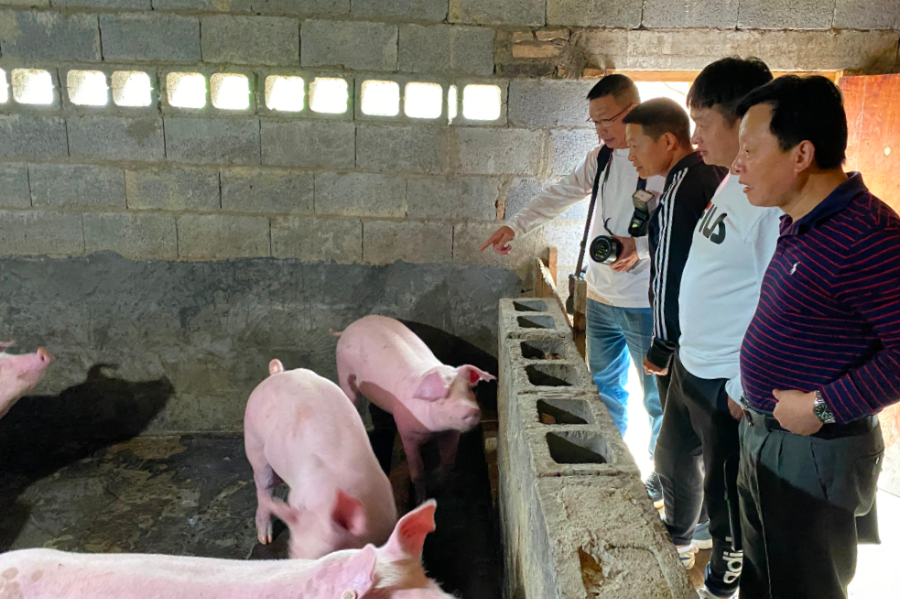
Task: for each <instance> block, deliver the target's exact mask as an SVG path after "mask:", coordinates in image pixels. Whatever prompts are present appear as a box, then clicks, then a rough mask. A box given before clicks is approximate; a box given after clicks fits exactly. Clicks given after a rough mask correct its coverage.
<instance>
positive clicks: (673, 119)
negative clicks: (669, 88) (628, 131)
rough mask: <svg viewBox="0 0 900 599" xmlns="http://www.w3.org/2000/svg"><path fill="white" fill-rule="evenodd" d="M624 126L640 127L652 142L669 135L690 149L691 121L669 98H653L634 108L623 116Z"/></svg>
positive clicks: (682, 109)
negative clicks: (665, 134)
mask: <svg viewBox="0 0 900 599" xmlns="http://www.w3.org/2000/svg"><path fill="white" fill-rule="evenodd" d="M622 122H623V123H625V124H626V125H627V124H629V123H631V124H633V125H640V126H641V127H643V129H644V133H645V134H646V135H648V136H649V137H651V138H652V139H653V141H656V140H658V139H659V138H660V137H661V136H662V135H663V134H664V133H671V134H672V135H674V136H675V138H676V139H677V140H678V143H680V144H681V145H683V146H687V147H691V121H690V119H689V118H688V115H687V112H685V111H684V108H682V107H681V106H679V105H678V103H677V102H675V101H674V100H670V99H669V98H653V99H652V100H647V101H646V102H642V103H641V104H638V105H637V106H636V107H634V108H633V109H632V110H631V112H629V113H628V114H626V115H625V118H624V119H622Z"/></svg>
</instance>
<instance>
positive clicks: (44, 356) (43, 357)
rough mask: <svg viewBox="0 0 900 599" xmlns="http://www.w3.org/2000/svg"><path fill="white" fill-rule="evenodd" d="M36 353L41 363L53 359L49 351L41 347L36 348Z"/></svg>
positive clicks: (46, 362)
mask: <svg viewBox="0 0 900 599" xmlns="http://www.w3.org/2000/svg"><path fill="white" fill-rule="evenodd" d="M37 355H38V359H39V360H40V361H41V363H42V364H49V363H50V362H52V361H53V356H52V355H50V352H48V351H47V350H46V349H44V348H43V347H39V348H38V350H37Z"/></svg>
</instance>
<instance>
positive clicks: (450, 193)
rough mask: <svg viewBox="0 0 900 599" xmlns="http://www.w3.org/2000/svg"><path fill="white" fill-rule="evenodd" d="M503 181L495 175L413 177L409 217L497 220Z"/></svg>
mask: <svg viewBox="0 0 900 599" xmlns="http://www.w3.org/2000/svg"><path fill="white" fill-rule="evenodd" d="M499 192H500V180H499V179H497V178H494V177H464V178H459V179H444V178H440V177H428V178H422V179H410V180H409V181H408V182H407V186H406V201H407V204H408V206H409V212H408V216H409V218H419V219H428V220H432V219H436V220H455V221H459V220H487V221H492V220H496V219H497V199H498V197H499Z"/></svg>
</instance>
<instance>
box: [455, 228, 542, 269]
mask: <svg viewBox="0 0 900 599" xmlns="http://www.w3.org/2000/svg"><path fill="white" fill-rule="evenodd" d="M502 225H503V223H463V224H458V225H456V226H454V227H453V261H454V262H456V263H457V264H472V265H475V266H493V267H494V268H505V269H509V270H515V271H516V272H518V273H520V274H521V273H525V272H530V271H531V270H533V268H534V260H535V258H537V257H538V256H540V255H541V252H543V250H544V248H545V247H546V244H545V243H544V234H543V232H542V230H540V229H539V230H537V231H535V232H534V233H532V234H531V235H526V236H525V237H523V238H521V239H516V240H514V241H513V242H512V247H513V249H512V251H511V252H510V253H509V254H508V255H506V256H501V255H499V254H497V253H496V252H494V250H493V249H492V248H490V247H489V248H487V249H486V250H484V251H483V252H482V251H479V248H481V246H482V245H484V243H485V242H486V241H487V240H488V238H489V237H490V236H491V235H492V234H493V233H494V231H496V230H497V229H499V228H500V227H501V226H502Z"/></svg>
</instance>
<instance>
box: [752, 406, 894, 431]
mask: <svg viewBox="0 0 900 599" xmlns="http://www.w3.org/2000/svg"><path fill="white" fill-rule="evenodd" d="M744 416H745V417H746V418H747V424H749V425H750V426H759V427H762V428H764V429H766V430H768V431H781V432H785V433H791V431H789V430H787V429H786V428H784V427H783V426H781V424H779V423H778V420H777V419H776V418H775V417H774V416H772V415H771V414H769V413H766V412H759V411H757V410H754V409H753V408H750V407H748V406H747V405H744ZM876 426H878V417H877V416H865V417H864V418H860V419H859V420H854V421H853V422H848V423H846V424H838V423H836V422H835V423H834V424H823V425H822V428H820V429H819V432H817V433H815V434H813V435H810V436H811V437H818V438H819V439H840V438H841V437H852V436H854V435H864V434H866V433H868V432H870V431H871V430H872V429H874V428H875V427H876ZM791 434H793V433H791Z"/></svg>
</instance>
